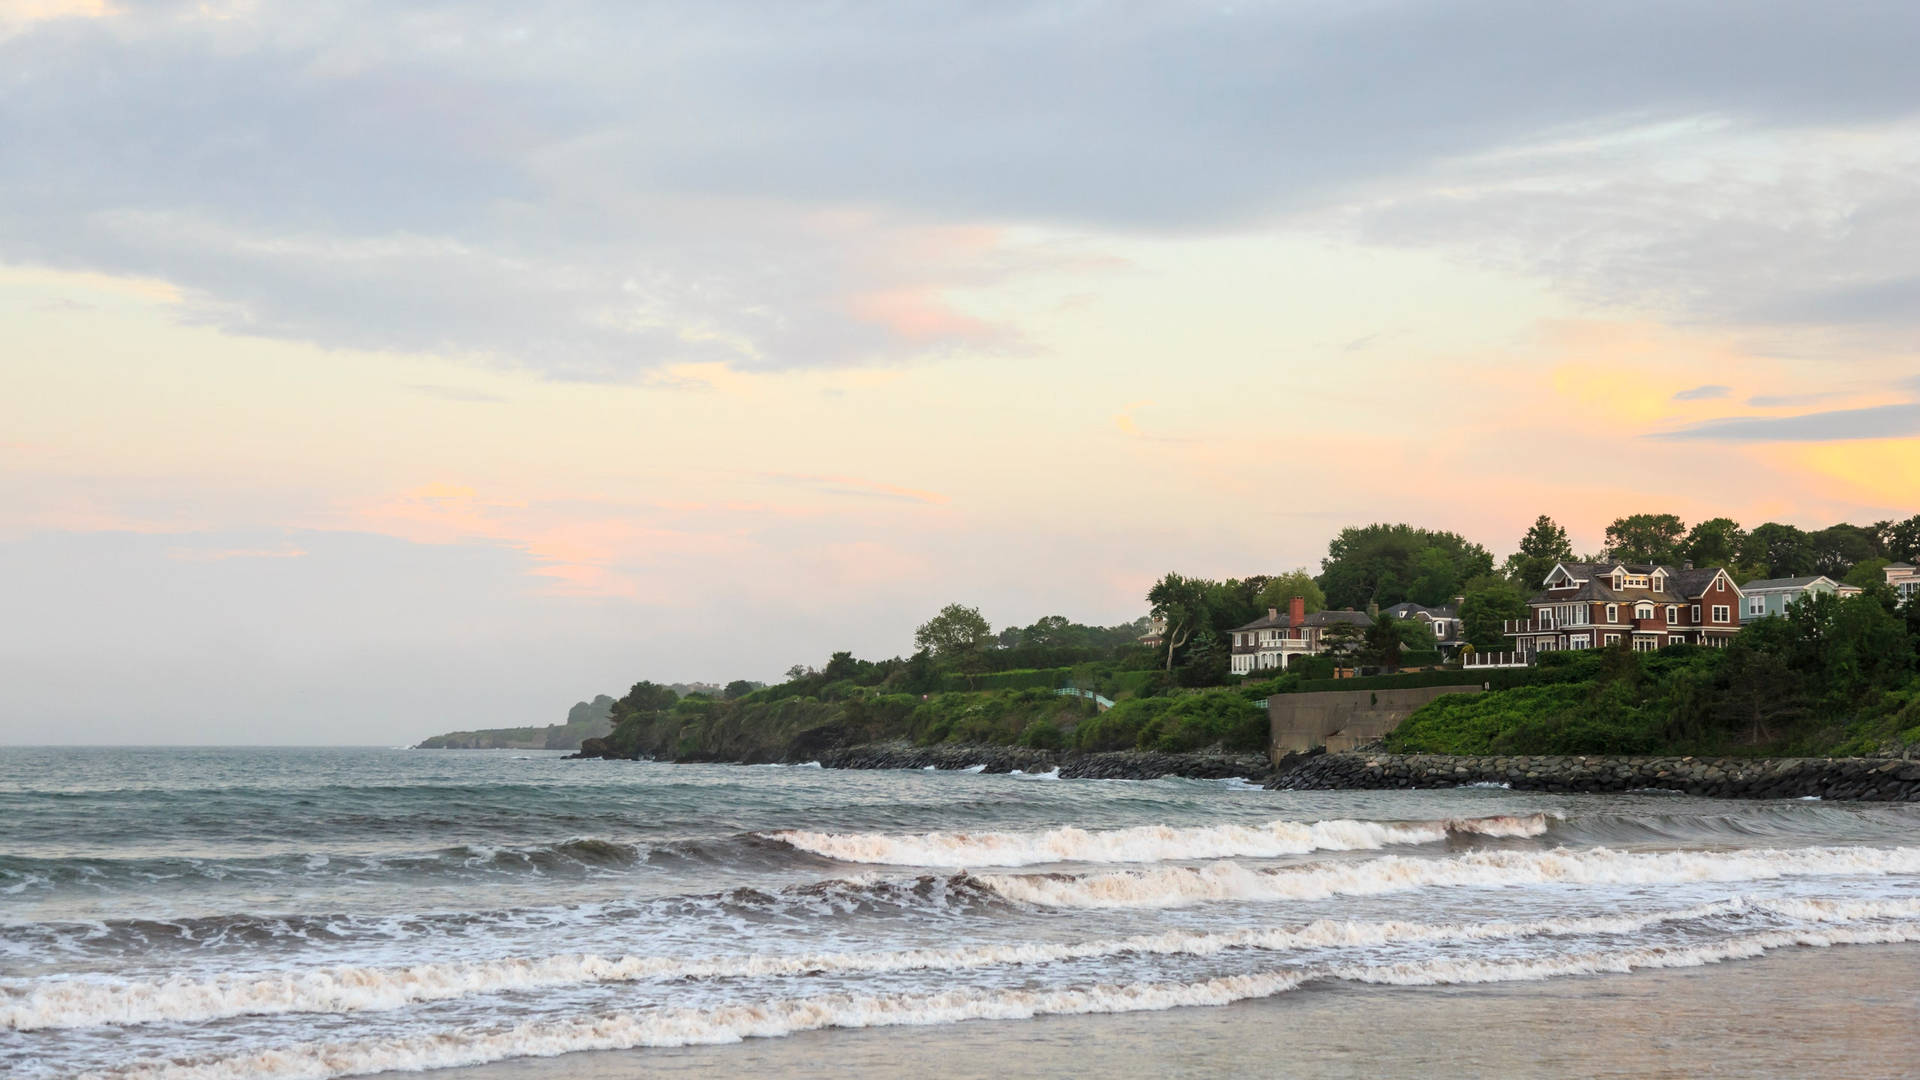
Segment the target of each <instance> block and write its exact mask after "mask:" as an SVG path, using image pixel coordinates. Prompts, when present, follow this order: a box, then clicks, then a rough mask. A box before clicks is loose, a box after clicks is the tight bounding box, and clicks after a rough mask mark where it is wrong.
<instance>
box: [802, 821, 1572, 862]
mask: <svg viewBox="0 0 1920 1080" xmlns="http://www.w3.org/2000/svg"><path fill="white" fill-rule="evenodd" d="M1547 828H1548V819H1547V817H1546V815H1544V814H1533V815H1528V816H1501V817H1486V818H1466V819H1460V820H1455V821H1416V822H1381V821H1351V820H1344V819H1339V820H1333V821H1315V822H1302V821H1270V822H1268V823H1266V824H1264V825H1202V826H1190V827H1179V826H1171V825H1145V826H1136V827H1133V828H1126V829H1104V830H1089V829H1078V828H1071V827H1069V828H1061V829H1047V830H1045V831H1038V832H930V833H919V834H914V835H896V834H888V833H821V832H805V831H800V830H791V831H787V832H777V833H771V834H769V837H770V838H771V839H774V840H779V841H781V842H783V843H786V844H788V845H790V846H792V847H793V848H795V849H797V850H800V851H804V852H807V853H809V854H813V855H823V856H825V857H827V858H830V859H837V860H839V861H840V862H850V863H868V864H878V865H886V866H1032V865H1036V864H1041V863H1066V862H1109V863H1140V862H1168V861H1173V860H1177V859H1227V858H1272V857H1277V856H1282V855H1304V854H1307V853H1309V852H1314V851H1368V850H1375V849H1378V848H1383V847H1388V846H1391V845H1397V844H1433V843H1439V842H1441V841H1443V840H1445V839H1447V837H1448V836H1449V835H1450V834H1453V833H1472V834H1477V835H1481V836H1490V837H1524V836H1539V835H1540V834H1541V833H1544V832H1546V831H1547Z"/></svg>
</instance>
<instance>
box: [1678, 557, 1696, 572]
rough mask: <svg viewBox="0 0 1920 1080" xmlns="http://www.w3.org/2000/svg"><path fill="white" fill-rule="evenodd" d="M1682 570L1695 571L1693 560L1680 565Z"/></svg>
mask: <svg viewBox="0 0 1920 1080" xmlns="http://www.w3.org/2000/svg"><path fill="white" fill-rule="evenodd" d="M1680 569H1682V570H1691V569H1693V560H1692V559H1688V560H1687V561H1686V562H1683V563H1681V564H1680Z"/></svg>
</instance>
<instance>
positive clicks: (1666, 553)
mask: <svg viewBox="0 0 1920 1080" xmlns="http://www.w3.org/2000/svg"><path fill="white" fill-rule="evenodd" d="M1686 531H1687V524H1686V522H1684V521H1681V520H1680V519H1679V517H1677V516H1675V515H1673V514H1632V515H1629V516H1627V517H1623V518H1615V519H1613V524H1611V525H1609V526H1607V557H1608V558H1610V559H1618V560H1620V561H1621V562H1625V563H1674V562H1679V561H1680V541H1681V538H1682V537H1683V536H1684V535H1685V534H1686Z"/></svg>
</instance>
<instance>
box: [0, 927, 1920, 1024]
mask: <svg viewBox="0 0 1920 1080" xmlns="http://www.w3.org/2000/svg"><path fill="white" fill-rule="evenodd" d="M1755 915H1758V916H1774V917H1780V918H1788V919H1793V920H1797V921H1800V922H1810V923H1851V922H1858V921H1862V920H1868V919H1900V918H1904V919H1913V918H1917V917H1920V900H1910V901H1856V902H1846V901H1820V900H1750V899H1745V898H1736V899H1732V900H1726V901H1720V902H1717V903H1709V904H1699V905H1695V906H1693V907H1687V908H1679V909H1674V910H1668V911H1657V912H1650V913H1647V914H1642V915H1632V916H1624V915H1623V916H1600V917H1589V918H1557V919H1541V920H1537V921H1532V922H1483V923H1471V924H1438V925H1430V924H1422V923H1414V922H1379V923H1368V922H1350V921H1341V920H1328V919H1323V920H1319V921H1315V922H1312V923H1308V924H1306V925H1304V926H1299V927H1295V928H1289V929H1244V930H1234V931H1222V932H1211V933H1206V932H1192V931H1168V932H1165V933H1160V934H1146V935H1138V936H1134V937H1126V938H1117V939H1110V940H1096V941H1083V942H1058V943H1037V942H1036V943H1022V944H994V945H974V946H968V947H962V948H953V949H909V950H899V951H888V952H830V953H803V954H794V955H778V954H773V955H747V956H717V957H704V958H691V959H688V958H678V957H658V956H621V957H603V956H592V955H567V956H551V957H542V958H511V959H505V960H500V961H494V962H486V963H445V964H416V965H410V966H407V967H328V968H316V969H312V970H307V971H298V972H281V973H261V974H253V975H233V976H225V977H221V978H216V979H209V980H200V981H196V980H191V979H185V978H176V979H169V980H165V981H142V980H107V981H62V982H58V983H53V984H51V985H40V986H33V987H27V988H25V989H19V990H16V989H14V988H11V987H6V986H0V1028H10V1029H13V1030H21V1031H27V1030H37V1029H42V1028H72V1027H95V1026H101V1025H125V1024H143V1023H152V1022H156V1021H205V1020H214V1019H219V1018H222V1017H228V1016H240V1015H269V1014H280V1013H290V1012H355V1011H362V1010H381V1009H395V1008H400V1007H403V1006H406V1005H409V1004H413V1003H415V1002H422V1001H439V1000H445V999H448V998H457V997H464V996H467V995H471V994H482V993H493V992H498V991H507V990H536V989H544V988H552V987H561V986H573V985H579V984H582V983H607V982H634V981H641V980H670V979H737V978H758V977H769V976H796V975H814V974H847V973H866V974H873V973H887V972H902V971H928V970H933V971H955V970H967V969H975V968H987V967H1003V966H1016V965H1029V964H1049V963H1060V962H1065V961H1074V960H1089V959H1100V958H1106V957H1114V956H1120V955H1128V954H1132V955H1160V956H1171V955H1183V956H1213V955H1217V954H1219V953H1222V952H1225V951H1227V950H1233V949H1239V950H1258V951H1271V952H1284V951H1291V950H1303V949H1323V948H1366V947H1378V946H1383V945H1392V944H1410V943H1417V942H1467V941H1488V940H1499V939H1514V938H1529V937H1540V936H1574V935H1611V934H1630V933H1636V932H1638V931H1642V930H1645V929H1647V928H1648V927H1651V926H1655V925H1659V924H1662V923H1672V922H1682V921H1689V920H1696V919H1709V918H1715V917H1751V916H1755Z"/></svg>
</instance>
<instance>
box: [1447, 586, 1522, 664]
mask: <svg viewBox="0 0 1920 1080" xmlns="http://www.w3.org/2000/svg"><path fill="white" fill-rule="evenodd" d="M1526 617H1527V598H1526V596H1525V594H1523V593H1522V592H1521V591H1520V590H1519V588H1517V587H1516V586H1515V585H1514V583H1513V582H1511V581H1507V580H1504V579H1501V578H1497V577H1494V576H1492V575H1487V576H1485V577H1479V578H1475V579H1474V580H1472V581H1470V582H1468V583H1467V593H1466V598H1465V599H1464V600H1462V601H1461V602H1460V633H1461V636H1462V637H1464V638H1466V639H1467V642H1468V644H1470V645H1472V646H1473V647H1474V648H1476V649H1484V650H1488V651H1491V652H1512V651H1513V641H1512V639H1510V638H1508V637H1507V631H1506V622H1507V620H1509V619H1516V620H1517V619H1524V618H1526Z"/></svg>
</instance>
